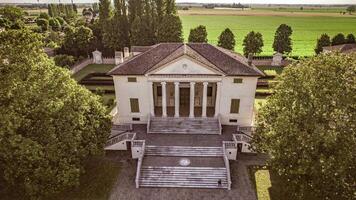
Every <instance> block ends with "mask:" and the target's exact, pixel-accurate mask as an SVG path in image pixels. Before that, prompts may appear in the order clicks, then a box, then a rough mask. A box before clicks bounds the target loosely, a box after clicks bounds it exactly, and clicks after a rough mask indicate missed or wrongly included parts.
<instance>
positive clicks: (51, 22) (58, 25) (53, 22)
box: [48, 18, 62, 31]
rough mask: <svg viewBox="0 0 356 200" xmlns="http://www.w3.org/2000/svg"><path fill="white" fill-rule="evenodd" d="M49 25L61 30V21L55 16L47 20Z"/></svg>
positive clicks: (55, 29)
mask: <svg viewBox="0 0 356 200" xmlns="http://www.w3.org/2000/svg"><path fill="white" fill-rule="evenodd" d="M48 23H49V26H50V27H51V28H52V30H54V31H60V30H61V28H62V27H61V23H59V21H58V20H57V19H56V18H51V19H49V21H48Z"/></svg>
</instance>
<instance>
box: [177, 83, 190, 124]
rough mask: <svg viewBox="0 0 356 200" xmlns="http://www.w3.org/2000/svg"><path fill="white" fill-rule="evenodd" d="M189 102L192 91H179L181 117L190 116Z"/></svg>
mask: <svg viewBox="0 0 356 200" xmlns="http://www.w3.org/2000/svg"><path fill="white" fill-rule="evenodd" d="M189 101H190V89H189V88H180V89H179V115H180V116H183V117H186V116H189Z"/></svg>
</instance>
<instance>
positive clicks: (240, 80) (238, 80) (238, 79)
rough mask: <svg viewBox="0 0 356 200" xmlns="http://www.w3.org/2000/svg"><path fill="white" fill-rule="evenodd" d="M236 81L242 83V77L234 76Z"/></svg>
mask: <svg viewBox="0 0 356 200" xmlns="http://www.w3.org/2000/svg"><path fill="white" fill-rule="evenodd" d="M234 83H242V78H234Z"/></svg>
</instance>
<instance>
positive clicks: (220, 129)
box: [218, 114, 222, 135]
mask: <svg viewBox="0 0 356 200" xmlns="http://www.w3.org/2000/svg"><path fill="white" fill-rule="evenodd" d="M220 117H221V115H220V114H218V122H219V134H220V135H221V134H222V126H221V119H220Z"/></svg>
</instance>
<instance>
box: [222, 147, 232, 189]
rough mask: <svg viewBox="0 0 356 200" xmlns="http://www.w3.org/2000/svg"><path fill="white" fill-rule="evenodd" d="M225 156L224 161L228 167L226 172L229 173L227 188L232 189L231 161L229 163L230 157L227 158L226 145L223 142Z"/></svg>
mask: <svg viewBox="0 0 356 200" xmlns="http://www.w3.org/2000/svg"><path fill="white" fill-rule="evenodd" d="M223 152H224V155H223V158H224V163H225V167H226V174H227V184H228V185H227V189H228V190H231V174H230V163H229V159H228V158H227V155H226V145H225V143H224V142H223Z"/></svg>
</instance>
